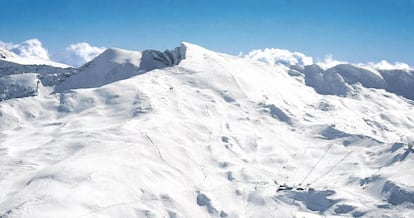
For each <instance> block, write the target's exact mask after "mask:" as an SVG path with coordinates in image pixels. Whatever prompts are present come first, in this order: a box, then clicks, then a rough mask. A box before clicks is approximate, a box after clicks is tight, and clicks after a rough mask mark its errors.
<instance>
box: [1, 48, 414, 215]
mask: <svg viewBox="0 0 414 218" xmlns="http://www.w3.org/2000/svg"><path fill="white" fill-rule="evenodd" d="M144 57H145V58H144ZM344 67H345V68H347V69H348V66H338V68H336V69H333V70H332V73H329V75H328V76H325V75H324V71H323V70H321V69H319V68H317V67H316V66H310V67H308V68H309V69H307V68H306V67H304V68H295V69H293V68H288V67H283V66H274V65H268V64H264V63H260V62H255V61H249V60H246V59H243V58H239V57H233V56H229V55H225V54H219V53H215V52H212V51H209V50H206V49H204V48H201V47H199V46H196V45H192V44H188V43H183V44H182V45H181V46H180V47H178V48H177V49H175V50H174V51H166V52H157V51H152V50H148V51H144V52H142V53H139V52H129V51H123V50H118V49H110V50H107V51H106V52H104V53H103V54H102V55H101V56H99V57H97V58H96V59H95V60H93V61H91V62H90V63H88V64H87V65H85V66H83V67H82V68H80V69H79V70H77V71H76V73H75V74H74V75H73V74H70V77H69V78H67V79H65V80H62V81H59V82H58V83H57V84H58V85H57V86H56V90H55V91H54V92H53V93H52V94H51V93H50V92H49V89H50V88H47V87H44V86H43V83H40V86H39V91H38V94H37V95H36V96H33V97H27V98H16V99H9V100H6V101H3V102H0V153H1V159H0V163H1V164H0V187H2V189H1V191H0V217H319V216H329V217H350V216H351V217H352V216H353V217H360V216H366V217H381V216H382V217H411V215H412V211H413V209H414V182H413V181H414V180H413V173H414V171H413V169H412V166H413V164H414V161H413V156H412V155H413V152H414V149H413V141H414V133H413V132H412V129H413V128H414V124H413V121H414V110H413V109H414V106H413V105H414V103H413V102H412V101H411V100H409V99H407V98H404V97H402V96H399V95H397V94H399V93H398V92H396V91H395V93H396V94H395V93H391V92H387V91H385V90H384V89H382V88H384V87H385V88H387V87H391V86H390V85H388V83H387V81H390V80H389V79H387V78H386V76H390V77H392V78H395V77H397V76H395V74H392V73H391V72H389V71H387V72H380V73H379V74H378V73H377V72H371V71H370V72H365V71H364V72H362V71H361V72H360V70H359V69H354V68H352V69H351V71H350V73H349V74H345V73H343V68H344ZM330 72H331V71H330ZM366 73H367V74H366ZM409 73H410V72H407V74H408V75H409ZM308 75H311V76H308ZM403 75H404V76H406V74H403ZM411 75H412V74H411ZM309 77H311V78H309ZM408 78H411V77H410V76H408ZM327 81H331V82H332V81H333V82H337V84H338V85H335V86H329V82H327ZM384 81H385V82H384ZM378 84H382V86H380V87H376V85H378ZM319 86H321V87H322V88H321V90H322V91H321V90H319V89H320V88H319ZM407 87H410V86H409V85H408V86H407ZM335 88H338V89H342V88H343V89H344V90H343V91H344V92H343V93H342V90H340V91H341V92H339V91H338V92H336V91H335V92H333V93H329V92H324V91H326V90H328V91H331V90H334V89H335ZM389 90H391V88H389ZM407 92H408V91H407ZM404 93H405V92H404Z"/></svg>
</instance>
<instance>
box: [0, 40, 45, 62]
mask: <svg viewBox="0 0 414 218" xmlns="http://www.w3.org/2000/svg"><path fill="white" fill-rule="evenodd" d="M0 48H3V49H7V50H10V51H12V52H14V53H15V54H17V55H19V56H21V57H26V58H36V59H42V60H49V54H48V51H47V50H46V49H45V48H43V46H42V42H40V41H39V40H38V39H29V40H26V41H24V42H22V43H19V44H14V43H9V42H2V41H0Z"/></svg>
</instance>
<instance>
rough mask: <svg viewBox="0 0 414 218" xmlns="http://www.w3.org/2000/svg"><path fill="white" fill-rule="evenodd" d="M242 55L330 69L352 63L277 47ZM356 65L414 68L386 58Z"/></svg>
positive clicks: (377, 68)
mask: <svg viewBox="0 0 414 218" xmlns="http://www.w3.org/2000/svg"><path fill="white" fill-rule="evenodd" d="M239 56H241V57H244V58H246V59H251V60H256V61H261V62H264V63H268V64H282V65H300V66H306V65H312V64H317V65H319V66H320V67H322V68H323V69H325V70H326V69H329V68H331V67H334V66H336V65H338V64H351V63H349V62H347V61H341V60H336V59H334V58H333V55H331V54H328V55H326V56H325V58H324V59H323V60H317V61H314V59H313V58H312V57H310V56H307V55H305V54H303V53H300V52H296V51H295V52H291V51H289V50H286V49H276V48H265V49H256V50H252V51H250V52H248V53H247V54H243V53H240V55H239ZM354 64H355V65H358V66H361V67H366V68H372V69H375V70H379V69H381V70H411V69H413V68H412V67H410V66H409V65H408V64H406V63H402V62H395V63H390V62H388V61H386V60H381V61H380V62H377V63H376V62H368V63H354Z"/></svg>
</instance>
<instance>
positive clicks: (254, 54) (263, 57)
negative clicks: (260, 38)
mask: <svg viewBox="0 0 414 218" xmlns="http://www.w3.org/2000/svg"><path fill="white" fill-rule="evenodd" d="M241 55H242V54H241ZM244 57H245V58H247V59H252V60H257V61H261V62H265V63H270V64H284V65H311V64H313V58H312V57H309V56H306V55H304V54H302V53H299V52H290V51H288V50H285V49H277V48H265V49H264V50H261V49H258V50H253V51H251V52H249V53H248V54H246V55H244Z"/></svg>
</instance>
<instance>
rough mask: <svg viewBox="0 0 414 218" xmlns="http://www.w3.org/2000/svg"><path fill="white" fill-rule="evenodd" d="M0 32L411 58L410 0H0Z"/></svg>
mask: <svg viewBox="0 0 414 218" xmlns="http://www.w3.org/2000/svg"><path fill="white" fill-rule="evenodd" d="M0 5H1V12H0V40H2V41H6V42H15V43H18V42H21V41H24V40H26V39H29V38H38V39H40V40H41V41H42V42H43V45H44V47H46V48H47V49H48V50H49V51H50V52H51V53H53V52H57V51H59V50H63V49H64V48H65V47H66V46H67V45H69V44H73V43H77V42H82V41H85V42H88V43H90V44H92V45H96V46H105V47H119V48H125V49H134V50H142V49H146V48H155V49H166V48H173V47H175V46H177V45H178V44H179V43H180V42H181V41H188V42H192V43H195V44H200V45H202V46H204V47H207V48H209V49H211V50H216V51H221V52H226V53H230V54H238V53H239V52H240V51H243V52H247V51H249V50H252V49H258V48H283V49H288V50H291V51H299V52H302V53H305V54H307V55H310V56H313V57H316V58H323V57H324V56H325V55H326V54H333V55H334V58H336V59H339V60H345V61H351V62H366V61H379V60H382V59H386V60H388V61H390V62H394V61H402V62H406V63H408V64H410V65H411V66H413V65H414V0H375V1H370V0H256V1H253V0H245V1H242V0H239V1H233V0H209V1H201V0H193V1H187V0H176V1H174V0H157V1H150V0H147V1H140V0H116V1H108V0H100V1H98V0H65V1H63V0H37V1H35V0H0Z"/></svg>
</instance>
